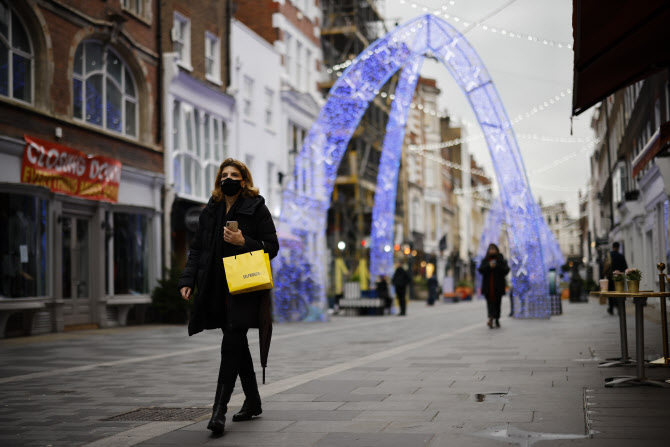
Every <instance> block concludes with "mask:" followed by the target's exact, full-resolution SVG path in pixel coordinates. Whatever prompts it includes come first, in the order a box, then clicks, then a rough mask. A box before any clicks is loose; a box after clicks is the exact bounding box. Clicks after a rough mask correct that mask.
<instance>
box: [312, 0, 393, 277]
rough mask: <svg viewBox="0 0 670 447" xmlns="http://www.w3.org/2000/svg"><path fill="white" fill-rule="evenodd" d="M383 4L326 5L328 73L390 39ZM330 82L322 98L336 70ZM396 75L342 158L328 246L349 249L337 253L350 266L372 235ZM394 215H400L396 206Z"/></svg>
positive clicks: (365, 0) (341, 1)
mask: <svg viewBox="0 0 670 447" xmlns="http://www.w3.org/2000/svg"><path fill="white" fill-rule="evenodd" d="M382 5H383V1H380V0H322V1H321V6H322V11H323V23H322V26H321V46H322V49H323V61H324V64H325V66H326V68H331V67H333V66H335V65H339V64H341V63H343V62H346V61H348V60H353V59H354V58H356V57H357V56H358V55H359V54H360V53H362V52H363V50H365V48H367V47H368V46H369V45H370V44H371V43H372V42H374V41H375V40H377V39H378V38H379V37H381V36H383V35H384V34H386V32H387V29H386V26H385V24H384V18H383V12H382V9H381V8H382ZM328 74H329V75H330V78H329V79H328V80H327V81H324V82H322V83H320V87H321V89H322V92H323V93H324V95H326V94H327V93H328V90H330V88H331V87H332V86H333V84H334V83H335V81H336V80H337V77H338V70H328ZM396 81H397V76H394V77H392V78H391V80H390V81H389V82H388V83H387V84H386V85H385V86H384V88H383V89H381V91H382V92H386V95H384V96H386V99H383V98H381V97H380V96H377V97H376V98H375V99H374V101H372V102H371V103H370V107H369V108H368V110H367V111H366V112H365V114H364V116H363V118H362V119H361V121H360V123H359V126H358V128H357V129H356V131H355V132H354V134H353V136H352V138H351V141H350V142H349V146H348V147H347V151H346V153H345V154H344V157H343V158H342V162H341V163H340V166H339V169H338V176H337V179H336V181H335V188H334V190H333V197H332V202H331V208H330V210H329V213H328V245H329V246H330V247H331V248H333V249H335V247H336V246H337V245H338V242H340V241H343V242H345V243H346V249H345V250H342V251H340V252H339V253H338V256H339V255H342V257H343V258H344V259H345V261H348V263H349V265H350V266H351V265H355V264H354V263H355V261H356V260H357V259H361V258H362V257H366V256H367V247H366V246H365V245H364V244H365V243H366V242H365V241H367V239H366V238H368V237H369V236H370V231H371V225H372V207H373V204H374V194H375V189H376V183H377V173H378V169H379V160H380V157H381V150H382V144H383V140H384V134H385V132H386V123H387V122H388V116H389V111H390V104H391V100H390V99H389V96H390V94H391V93H393V92H394V90H395V84H396ZM398 205H399V206H398V207H397V211H396V214H398V212H402V208H403V207H402V203H399V204H398Z"/></svg>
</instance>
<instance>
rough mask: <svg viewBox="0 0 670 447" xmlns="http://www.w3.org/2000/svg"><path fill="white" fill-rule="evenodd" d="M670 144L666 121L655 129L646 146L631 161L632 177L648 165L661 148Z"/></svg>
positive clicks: (667, 122)
mask: <svg viewBox="0 0 670 447" xmlns="http://www.w3.org/2000/svg"><path fill="white" fill-rule="evenodd" d="M669 144H670V121H666V122H665V123H663V124H662V125H661V127H659V128H658V129H656V132H654V134H653V135H652V136H651V138H649V141H648V142H647V144H646V145H645V146H644V148H642V150H641V151H640V153H639V154H637V157H635V159H634V160H633V177H635V176H637V175H638V174H639V173H640V171H641V170H642V169H643V168H644V167H645V166H646V165H647V163H649V162H650V161H651V160H652V159H653V158H654V157H655V156H656V155H658V153H659V152H661V151H662V150H663V148H665V147H667V146H668V145H669Z"/></svg>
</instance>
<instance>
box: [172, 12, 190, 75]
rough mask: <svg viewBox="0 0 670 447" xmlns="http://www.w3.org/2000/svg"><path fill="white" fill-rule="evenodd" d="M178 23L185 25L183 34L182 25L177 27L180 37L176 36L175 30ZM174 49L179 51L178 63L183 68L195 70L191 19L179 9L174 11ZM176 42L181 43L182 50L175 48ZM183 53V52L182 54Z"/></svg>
mask: <svg viewBox="0 0 670 447" xmlns="http://www.w3.org/2000/svg"><path fill="white" fill-rule="evenodd" d="M177 25H180V26H181V25H183V26H184V31H183V34H182V29H181V27H177V28H176V29H178V30H179V38H178V39H175V38H174V30H175V27H176V26H177ZM171 37H172V39H171V40H172V50H173V51H174V52H175V53H177V56H178V57H177V64H178V65H179V66H181V67H182V68H184V69H186V70H188V71H193V66H192V65H191V19H189V18H188V17H186V16H185V15H183V14H180V13H179V12H177V11H174V14H173V16H172V31H171ZM175 42H177V43H179V44H180V45H181V51H176V50H175ZM182 53H183V54H182Z"/></svg>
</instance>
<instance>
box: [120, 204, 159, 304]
mask: <svg viewBox="0 0 670 447" xmlns="http://www.w3.org/2000/svg"><path fill="white" fill-rule="evenodd" d="M149 223H150V219H149V217H148V216H146V215H143V214H127V213H114V293H115V294H121V295H138V294H144V293H149V261H150V252H149V241H151V235H150V234H149V233H150V232H149V228H150V225H149Z"/></svg>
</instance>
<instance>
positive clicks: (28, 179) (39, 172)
mask: <svg viewBox="0 0 670 447" xmlns="http://www.w3.org/2000/svg"><path fill="white" fill-rule="evenodd" d="M24 138H25V140H26V148H25V150H24V152H23V163H22V164H21V182H23V183H31V184H33V185H40V186H46V187H47V188H49V189H50V190H51V191H53V192H59V193H62V194H68V195H71V196H77V197H83V198H85V199H91V200H104V201H106V202H112V203H116V202H117V200H118V197H119V182H120V180H121V162H120V161H119V160H115V159H113V158H110V157H103V156H100V155H86V154H84V153H83V152H80V151H78V150H76V149H72V148H70V147H67V146H63V145H60V144H57V143H53V142H51V141H45V140H40V139H38V138H34V137H31V136H28V135H25V136H24Z"/></svg>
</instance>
